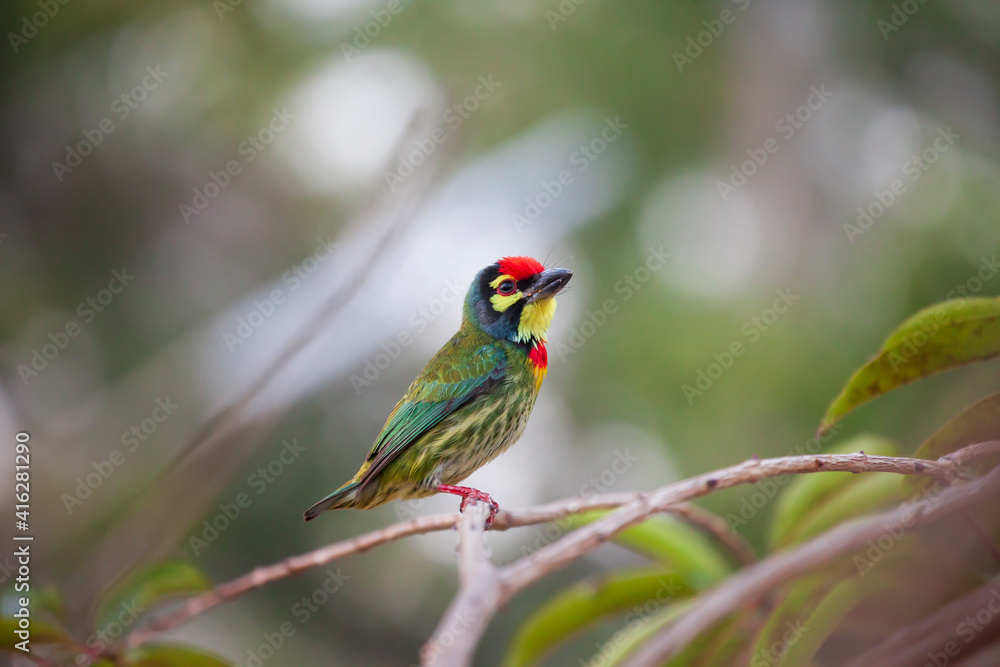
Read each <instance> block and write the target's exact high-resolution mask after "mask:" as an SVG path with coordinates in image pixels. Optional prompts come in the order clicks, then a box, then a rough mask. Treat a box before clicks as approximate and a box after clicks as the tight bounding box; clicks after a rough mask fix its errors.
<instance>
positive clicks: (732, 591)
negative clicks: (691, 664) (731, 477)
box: [624, 468, 1000, 667]
mask: <svg viewBox="0 0 1000 667" xmlns="http://www.w3.org/2000/svg"><path fill="white" fill-rule="evenodd" d="M998 483H1000V468H996V469H995V470H993V471H992V472H991V473H990V474H989V475H987V476H986V477H983V478H981V479H978V480H976V481H975V482H970V483H968V484H963V485H961V486H952V487H948V488H946V489H945V490H944V491H941V492H940V493H939V494H936V495H933V496H931V497H930V498H929V499H923V498H922V499H918V500H915V501H911V502H908V503H904V504H902V505H900V506H899V507H897V508H896V509H894V510H892V511H889V512H884V513H881V514H876V515H874V516H868V517H865V518H863V519H856V520H854V521H850V522H848V523H843V524H840V525H839V526H837V527H836V528H834V529H832V530H830V531H828V532H826V533H823V534H822V535H820V536H818V537H816V538H814V539H812V540H810V541H808V542H806V543H804V544H801V545H799V546H797V547H795V548H794V549H788V550H786V551H781V552H778V553H776V554H774V555H772V556H771V557H769V558H767V559H766V560H763V561H761V562H759V563H757V564H756V565H752V566H750V567H748V568H746V569H745V570H742V571H741V572H739V573H737V574H735V575H733V576H732V577H730V578H729V579H727V580H726V581H725V582H723V583H721V584H719V585H718V586H717V587H715V588H714V589H712V590H711V591H709V592H707V593H705V594H703V595H702V596H701V598H700V599H699V600H698V602H696V603H695V604H694V606H693V607H692V608H691V609H690V610H689V611H688V612H687V613H686V614H685V615H684V616H683V617H682V618H680V619H679V620H678V621H677V622H676V623H674V624H673V625H671V626H669V627H668V628H666V629H665V630H664V631H663V632H662V633H661V634H659V635H658V636H656V637H654V638H652V639H651V640H650V641H649V642H647V643H646V644H645V645H643V646H642V647H640V648H639V649H638V650H637V651H636V652H635V654H634V655H632V656H631V657H630V658H629V660H628V661H627V662H626V663H624V664H625V665H627V666H628V667H650V666H654V665H660V664H663V663H664V662H666V661H667V660H669V659H670V658H671V657H672V656H674V655H676V654H677V652H678V651H680V650H681V649H682V648H683V647H684V646H686V645H687V644H688V643H689V642H691V641H692V640H694V639H695V638H696V637H698V636H699V635H700V634H701V633H702V632H704V631H706V630H707V629H709V628H710V627H712V626H713V625H714V624H715V623H717V622H719V621H720V620H722V619H723V618H725V617H726V615H727V614H729V613H730V612H732V611H733V610H734V609H739V608H740V607H742V606H743V605H747V604H751V603H752V602H754V601H756V600H760V599H761V598H763V597H764V596H766V595H767V594H768V593H769V592H770V591H772V590H774V589H775V588H777V587H779V586H781V585H783V584H785V583H788V582H789V581H792V580H794V579H797V578H798V577H801V576H803V575H805V574H808V573H810V572H813V571H815V570H817V569H819V568H820V567H823V566H824V565H826V564H827V563H829V562H831V561H833V560H835V559H837V558H840V557H841V556H845V555H848V554H850V553H851V552H853V551H856V550H857V549H859V548H861V547H864V546H865V544H867V543H868V541H869V540H878V539H879V537H880V536H882V535H883V534H886V533H887V532H888V531H889V530H890V529H889V528H888V527H896V526H899V527H901V528H902V529H903V530H906V531H908V530H912V529H914V528H917V527H919V526H922V525H925V524H927V523H930V522H932V521H935V520H937V519H940V518H942V517H945V516H948V515H950V514H953V513H955V512H960V511H962V510H964V509H967V508H969V507H971V506H973V505H974V504H975V503H977V502H981V501H982V500H983V499H984V498H986V497H988V496H990V495H997V494H1000V484H998ZM869 664H880V663H869Z"/></svg>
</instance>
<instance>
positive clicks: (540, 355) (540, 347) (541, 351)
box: [528, 340, 549, 368]
mask: <svg viewBox="0 0 1000 667" xmlns="http://www.w3.org/2000/svg"><path fill="white" fill-rule="evenodd" d="M528 359H530V360H531V363H533V364H534V365H535V368H548V365H549V351H548V350H547V349H546V348H545V343H543V342H542V341H540V340H539V341H535V344H534V346H532V348H531V351H530V352H528Z"/></svg>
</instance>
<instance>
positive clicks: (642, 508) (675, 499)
mask: <svg viewBox="0 0 1000 667" xmlns="http://www.w3.org/2000/svg"><path fill="white" fill-rule="evenodd" d="M973 448H977V449H973ZM996 453H1000V441H997V442H994V443H984V444H981V445H973V446H971V447H968V448H966V449H964V450H959V451H958V452H955V453H953V454H952V455H950V456H949V457H944V458H942V459H941V460H940V461H927V460H922V459H912V458H904V457H891V456H867V455H865V454H863V453H858V454H826V455H815V456H791V457H781V458H774V459H764V460H756V459H754V460H749V461H746V462H744V463H741V464H738V465H735V466H731V467H729V468H724V469H721V470H717V471H715V472H711V473H706V474H704V475H699V476H697V477H693V478H691V479H687V480H684V481H680V482H675V483H673V484H669V485H667V486H664V487H661V488H660V489H658V490H656V491H653V492H650V493H638V492H630V493H613V494H604V495H595V496H590V497H586V498H569V499H565V500H560V501H556V502H553V503H549V504H546V505H541V506H537V507H533V508H527V509H522V510H514V511H501V512H500V513H499V514H498V515H497V518H496V521H495V522H494V524H493V526H492V528H493V529H495V530H507V529H509V528H514V527H518V526H527V525H533V524H540V523H548V522H551V521H555V520H558V519H562V518H565V517H567V516H570V515H574V514H580V513H583V512H590V511H593V510H602V509H604V510H608V509H616V508H617V510H618V511H616V512H614V513H613V514H610V515H608V516H606V517H604V518H602V519H600V520H598V521H595V522H593V523H591V524H588V525H586V526H584V527H582V528H579V529H577V530H576V531H574V532H572V533H570V534H569V535H567V536H565V537H563V538H561V539H559V540H557V541H556V542H553V543H552V544H549V545H548V546H546V547H544V548H542V549H540V550H539V551H537V552H536V553H534V554H531V555H528V556H525V557H524V558H521V559H520V560H518V561H515V562H514V563H512V564H511V565H508V566H506V567H504V568H501V569H497V568H495V567H494V566H493V565H492V564H490V563H489V561H488V558H487V557H486V555H485V551H480V550H478V548H473V547H472V546H470V545H469V543H470V542H474V541H476V540H475V539H473V538H472V537H470V536H471V535H473V534H478V535H479V537H478V538H476V539H478V541H479V542H481V541H482V535H481V533H482V526H483V525H484V524H485V515H483V516H482V517H481V518H480V515H482V514H483V513H482V508H479V507H477V505H479V503H471V502H470V503H469V505H468V506H467V507H468V508H469V510H468V511H467V512H466V514H465V515H464V518H465V519H468V520H470V521H471V520H472V519H471V518H470V517H472V516H473V515H474V516H475V519H476V521H477V522H478V525H479V528H478V529H477V530H478V533H476V532H474V531H473V529H472V527H469V526H466V527H464V528H461V530H460V537H461V541H462V543H463V544H464V545H465V546H463V547H462V548H461V549H460V553H462V554H469V555H465V556H463V557H462V558H463V562H464V561H466V560H467V559H472V558H473V557H475V558H478V559H479V560H481V561H482V562H483V563H485V564H486V565H487V566H488V567H486V568H483V569H481V570H475V571H476V572H478V573H479V574H476V575H473V574H469V573H470V572H473V571H474V570H473V569H472V567H471V565H469V564H468V563H467V562H466V564H465V565H463V566H462V568H463V570H464V571H465V572H466V574H463V575H461V577H462V582H463V583H462V588H461V589H460V593H459V595H458V596H457V597H456V599H455V600H454V601H453V602H452V605H451V606H450V607H449V609H448V612H447V614H446V616H445V620H442V623H441V625H439V627H438V632H437V633H435V638H436V639H438V640H440V639H441V638H446V637H447V635H446V634H444V633H446V632H447V631H449V630H450V631H451V633H452V635H457V634H461V640H460V641H458V639H457V638H456V639H455V640H454V641H450V646H445V645H444V642H441V641H438V642H437V643H435V644H433V645H431V644H430V643H429V644H428V645H427V646H425V647H424V649H423V651H422V655H424V656H428V655H432V657H433V659H434V660H437V661H438V662H436V663H431V664H442V665H452V664H455V665H461V664H464V663H462V662H460V661H458V662H455V661H454V660H455V658H454V656H456V655H457V656H459V659H461V657H462V656H463V655H471V652H472V651H474V650H475V646H476V644H478V641H479V639H480V637H481V636H482V634H483V633H484V632H485V630H486V627H487V626H488V625H489V622H490V620H492V617H493V616H494V615H495V614H496V613H497V611H498V610H499V608H500V607H501V606H502V605H503V604H504V603H505V602H507V601H508V600H509V599H510V598H511V597H513V596H514V595H516V594H517V593H518V592H520V591H521V590H523V589H524V588H526V587H527V586H529V585H531V584H532V583H534V582H535V581H537V580H538V579H541V578H542V577H544V576H546V575H547V574H549V573H550V572H553V571H555V570H558V569H560V568H562V567H565V566H566V565H568V564H569V563H570V562H572V561H573V560H575V559H576V558H579V557H580V556H583V555H584V554H586V553H589V552H590V551H592V550H593V549H596V548H597V547H598V546H600V545H601V544H603V543H604V542H606V541H607V540H609V539H611V538H612V537H613V536H614V535H616V534H617V533H619V532H620V531H622V530H624V529H625V528H627V527H628V526H631V525H634V524H636V523H639V522H641V521H643V520H644V519H646V518H647V517H649V516H650V515H652V514H655V513H659V512H672V513H676V514H678V515H680V516H682V517H683V516H685V515H686V516H687V517H688V518H689V519H693V520H695V521H697V522H699V525H702V526H703V527H705V528H706V529H707V530H709V531H710V532H713V533H716V534H717V536H718V537H719V539H726V540H728V541H729V542H731V544H730V547H731V548H732V549H734V550H736V551H741V552H743V553H742V555H741V556H740V559H741V560H749V556H750V554H749V553H746V552H745V549H744V548H743V547H739V546H737V545H736V543H735V542H733V540H732V537H725V538H724V537H723V535H722V534H718V533H719V532H720V531H721V526H719V525H715V526H714V527H713V526H711V525H710V523H711V522H708V521H706V516H705V515H706V514H707V513H705V512H703V511H701V510H698V509H696V508H691V507H689V506H687V505H683V503H685V502H686V501H688V500H691V499H693V498H697V497H700V496H703V495H706V494H708V493H711V492H713V491H716V490H719V489H723V488H729V487H732V486H736V485H739V484H753V483H756V482H758V481H760V480H761V479H764V478H767V477H775V476H780V475H788V474H802V473H813V472H824V471H846V472H854V473H862V472H890V473H897V474H918V475H927V476H930V477H934V478H938V479H942V480H944V481H945V482H947V483H950V482H951V481H952V480H954V479H955V478H956V477H957V476H958V475H959V473H960V471H961V467H962V466H964V465H967V464H969V463H972V462H974V461H976V460H978V459H979V458H982V457H984V456H987V455H991V454H996ZM473 510H474V511H473ZM464 525H465V520H464V519H463V515H454V514H448V515H436V516H429V517H421V518H416V519H411V520H409V521H405V522H401V523H398V524H393V525H391V526H387V527H386V528H382V529H379V530H376V531H372V532H370V533H366V534H364V535H360V536H358V537H354V538H351V539H349V540H345V541H342V542H337V543H335V544H331V545H327V546H325V547H321V548H319V549H316V550H314V551H311V552H308V553H306V554H302V555H299V556H293V557H291V558H288V559H286V560H284V561H281V562H279V563H275V564H273V565H269V566H262V567H258V568H256V569H254V570H253V571H251V572H249V573H247V574H245V575H243V576H241V577H238V578H236V579H234V580H232V581H229V582H226V583H224V584H220V585H219V586H216V587H215V588H213V589H212V590H211V591H208V592H206V593H203V594H201V595H198V596H195V597H193V598H190V599H188V600H187V601H186V602H185V603H183V604H182V605H181V606H180V607H178V608H176V609H173V610H172V611H170V612H168V613H166V614H165V615H163V616H160V617H158V618H154V619H153V620H152V621H151V622H150V623H148V624H147V625H145V626H143V627H140V628H138V629H137V630H135V631H134V632H132V633H131V634H129V635H128V636H127V637H126V638H125V639H124V640H123V641H124V644H125V647H126V648H134V647H136V646H139V645H140V644H143V643H145V642H147V641H149V640H151V639H153V638H154V637H155V636H156V635H158V634H159V633H162V632H165V631H167V630H170V629H172V628H174V627H177V626H178V625H181V624H182V623H185V622H186V621H188V620H190V619H192V618H194V617H196V616H198V615H199V614H202V613H204V612H206V611H208V610H209V609H212V608H214V607H216V606H218V605H219V604H222V603H223V602H227V601H230V600H234V599H236V598H238V597H240V596H242V595H244V594H246V593H248V592H250V591H252V590H255V589H257V588H260V587H262V586H265V585H267V584H269V583H272V582H274V581H277V580H279V579H282V578H285V577H288V576H291V575H295V574H299V573H301V572H303V571H305V570H307V569H310V568H314V567H320V566H323V565H326V564H328V563H330V562H332V561H334V560H337V559H340V558H344V557H346V556H349V555H351V554H355V553H361V552H364V551H367V550H368V549H371V548H374V547H376V546H378V545H381V544H385V543H387V542H392V541H395V540H398V539H402V538H404V537H409V536H411V535H419V534H423V533H429V532H435V531H441V530H447V529H450V528H453V527H455V526H464ZM726 528H727V529H728V526H727V527H726ZM484 581H485V582H490V583H489V586H488V587H487V586H486V585H485V584H483V583H482V582H484ZM446 621H448V623H449V624H450V626H449V625H446V624H445V622H446ZM438 635H440V636H438ZM432 641H433V640H432ZM470 647H471V648H470Z"/></svg>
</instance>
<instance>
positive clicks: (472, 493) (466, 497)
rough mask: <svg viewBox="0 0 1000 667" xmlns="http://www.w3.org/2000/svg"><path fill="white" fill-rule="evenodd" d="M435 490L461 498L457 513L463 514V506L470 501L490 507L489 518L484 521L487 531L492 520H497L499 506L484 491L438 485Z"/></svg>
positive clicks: (467, 487)
mask: <svg viewBox="0 0 1000 667" xmlns="http://www.w3.org/2000/svg"><path fill="white" fill-rule="evenodd" d="M437 490H438V492H439V493H451V494H454V495H456V496H462V504H461V505H459V507H458V511H459V512H464V511H465V506H466V505H467V504H468V503H469V501H470V500H479V501H482V502H484V503H486V504H487V505H489V506H490V516H489V518H488V519H486V528H487V529H489V527H490V526H492V525H493V521H494V519H496V518H497V512H499V511H500V505H498V504H497V501H495V500H493V498H491V497H490V494H488V493H486V492H485V491H480V490H479V489H473V488H472V487H470V486H451V485H450V484H438V486H437Z"/></svg>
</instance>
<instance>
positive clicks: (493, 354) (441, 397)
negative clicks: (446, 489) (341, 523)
mask: <svg viewBox="0 0 1000 667" xmlns="http://www.w3.org/2000/svg"><path fill="white" fill-rule="evenodd" d="M466 338H468V337H467V336H462V335H461V334H459V335H456V336H455V337H454V338H452V340H451V341H449V342H448V344H447V345H445V346H444V347H443V348H442V349H441V350H440V351H439V352H438V353H437V354H436V355H435V356H434V358H433V359H431V361H430V363H428V364H427V366H426V367H425V368H424V370H423V372H421V373H420V375H418V376H417V379H416V380H414V381H413V384H411V385H410V388H409V390H408V391H407V392H406V395H405V396H404V397H403V400H401V401H400V402H399V403H397V404H396V407H395V409H393V411H392V414H390V415H389V419H388V420H386V423H385V426H383V427H382V432H381V433H380V434H379V436H378V438H376V439H375V444H374V445H373V446H372V449H371V452H369V453H368V459H367V460H368V461H369V462H370V463H371V465H370V466H369V467H368V469H367V470H365V473H364V475H363V476H362V477H361V480H360V481H361V489H364V487H365V486H366V485H368V484H369V483H370V482H371V480H373V479H375V477H376V476H377V475H378V474H379V473H380V472H381V471H382V470H383V469H385V467H386V466H387V465H389V464H390V463H392V461H393V460H394V459H395V458H396V457H397V456H399V455H400V453H402V452H403V450H405V449H406V448H407V447H409V446H410V445H412V444H413V443H414V441H416V439H417V438H418V437H420V436H421V435H422V434H424V433H425V432H426V431H427V430H428V429H430V428H431V427H433V426H434V425H435V424H437V423H439V422H440V421H441V420H442V419H444V418H445V417H447V416H448V415H450V414H451V413H453V412H454V411H455V410H457V409H458V408H460V407H462V406H463V405H465V404H466V403H468V402H469V401H471V400H472V399H474V398H475V397H476V396H479V395H480V394H483V393H484V392H487V391H489V390H490V389H492V388H493V387H495V386H496V385H497V384H498V383H500V382H501V381H502V380H503V378H504V376H505V375H506V372H507V355H506V354H505V353H504V351H503V350H502V349H500V348H498V347H497V346H495V345H491V344H488V345H482V346H480V347H479V348H478V349H476V350H475V351H474V352H473V353H472V354H471V355H468V354H463V349H462V348H463V347H465V345H463V343H465V342H466Z"/></svg>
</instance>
